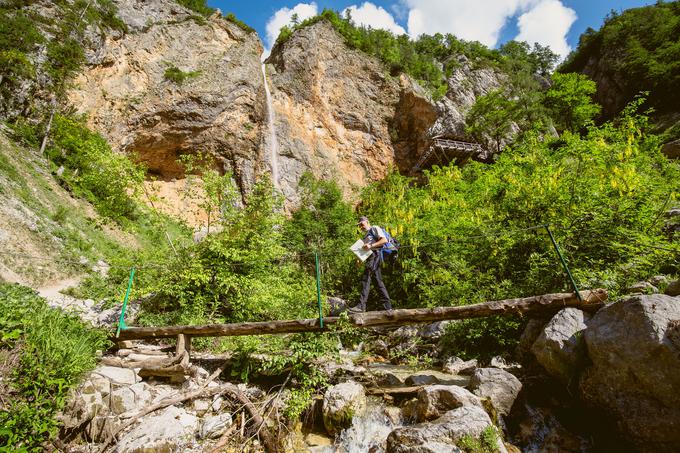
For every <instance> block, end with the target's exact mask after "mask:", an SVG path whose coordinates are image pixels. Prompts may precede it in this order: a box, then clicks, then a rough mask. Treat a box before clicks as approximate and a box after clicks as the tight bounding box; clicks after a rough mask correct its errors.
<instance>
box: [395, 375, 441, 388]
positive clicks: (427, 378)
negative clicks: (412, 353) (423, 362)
mask: <svg viewBox="0 0 680 453" xmlns="http://www.w3.org/2000/svg"><path fill="white" fill-rule="evenodd" d="M404 383H405V384H406V385H410V386H419V385H432V384H439V379H437V377H436V376H433V375H431V374H421V373H419V374H412V375H411V376H409V377H407V378H406V381H404Z"/></svg>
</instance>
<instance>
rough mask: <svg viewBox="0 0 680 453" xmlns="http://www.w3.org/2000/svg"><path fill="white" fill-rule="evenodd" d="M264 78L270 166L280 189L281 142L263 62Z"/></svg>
mask: <svg viewBox="0 0 680 453" xmlns="http://www.w3.org/2000/svg"><path fill="white" fill-rule="evenodd" d="M262 78H263V79H264V92H265V95H266V97H267V128H268V130H269V138H268V140H267V145H268V146H269V164H270V166H271V172H272V184H273V185H274V188H275V189H278V188H279V142H278V139H277V138H276V122H275V120H276V116H275V115H276V114H275V112H274V105H273V104H272V94H271V92H270V91H269V82H268V81H267V65H266V64H265V63H264V62H262Z"/></svg>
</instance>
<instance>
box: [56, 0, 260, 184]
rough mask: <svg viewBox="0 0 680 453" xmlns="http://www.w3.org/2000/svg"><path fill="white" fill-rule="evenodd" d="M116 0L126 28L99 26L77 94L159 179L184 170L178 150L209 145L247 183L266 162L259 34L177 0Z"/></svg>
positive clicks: (93, 119)
mask: <svg viewBox="0 0 680 453" xmlns="http://www.w3.org/2000/svg"><path fill="white" fill-rule="evenodd" d="M114 3H115V4H116V5H117V7H118V15H119V17H120V18H121V19H122V20H123V21H124V22H125V23H126V24H127V27H128V32H127V33H125V34H123V35H115V34H108V35H106V34H102V35H101V36H100V39H99V40H98V41H97V44H96V45H95V47H94V48H93V49H90V50H89V51H88V52H87V59H88V65H87V67H86V68H85V70H84V71H83V72H82V74H80V75H79V76H78V77H77V78H76V80H75V82H74V87H75V88H74V89H73V90H72V91H71V92H70V93H69V100H70V103H71V104H72V105H73V106H74V107H75V108H76V110H77V111H78V112H79V113H86V114H87V115H88V120H89V125H90V126H91V127H92V128H94V129H95V130H97V131H99V132H100V133H102V134H103V135H104V136H105V137H106V138H107V139H108V141H109V142H110V143H111V144H112V145H113V146H114V148H115V149H117V150H119V151H122V152H126V153H129V154H133V155H136V156H137V158H138V159H139V160H140V161H142V162H143V163H144V164H145V165H146V166H147V167H148V169H149V172H150V173H151V174H152V175H155V176H156V177H158V178H159V179H161V180H165V181H168V182H169V181H171V180H172V179H181V178H183V177H184V168H183V167H182V166H181V165H180V164H179V163H178V162H177V159H178V157H179V156H181V155H183V154H193V153H197V152H204V153H207V154H208V155H210V156H212V157H214V158H215V160H216V163H217V166H218V168H219V169H220V170H222V171H228V170H229V171H233V172H234V175H235V177H236V181H237V182H238V184H239V185H240V186H241V188H242V189H244V190H246V189H247V188H248V187H250V186H251V185H252V183H253V181H254V179H255V176H256V175H257V173H258V172H259V171H263V168H261V162H262V159H261V156H260V148H261V146H260V144H261V142H262V127H263V124H264V125H266V122H265V121H264V117H265V101H264V88H263V87H264V84H263V78H262V73H261V69H260V61H259V60H260V54H261V52H262V45H261V43H260V41H259V39H258V37H257V35H255V34H254V33H247V32H246V31H244V30H242V29H241V28H239V27H238V26H237V25H235V24H234V23H232V22H229V21H227V20H226V19H224V18H222V17H221V16H219V15H213V16H212V17H211V18H209V19H207V20H204V19H202V18H197V17H196V16H195V15H194V14H193V13H192V12H191V11H189V10H188V9H186V8H183V7H182V6H180V5H178V4H177V3H176V2H174V1H171V0H154V1H152V2H146V1H141V0H117V1H115V2H114ZM173 71H174V74H175V76H179V78H177V77H175V78H173V74H172V73H173ZM182 76H184V77H185V79H184V80H183V81H181V80H180V78H181V77H182Z"/></svg>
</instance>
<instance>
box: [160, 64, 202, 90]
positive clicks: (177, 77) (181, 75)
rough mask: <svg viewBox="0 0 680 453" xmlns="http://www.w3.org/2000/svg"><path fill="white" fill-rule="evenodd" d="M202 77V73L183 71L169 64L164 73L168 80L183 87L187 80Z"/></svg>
mask: <svg viewBox="0 0 680 453" xmlns="http://www.w3.org/2000/svg"><path fill="white" fill-rule="evenodd" d="M200 75H201V71H186V72H185V71H182V70H181V69H179V68H178V67H177V66H175V65H172V64H169V65H168V67H167V68H166V69H165V72H164V73H163V77H165V79H166V80H169V81H171V82H175V83H176V84H177V85H181V84H183V83H184V82H186V81H187V80H191V79H195V78H196V77H198V76H200Z"/></svg>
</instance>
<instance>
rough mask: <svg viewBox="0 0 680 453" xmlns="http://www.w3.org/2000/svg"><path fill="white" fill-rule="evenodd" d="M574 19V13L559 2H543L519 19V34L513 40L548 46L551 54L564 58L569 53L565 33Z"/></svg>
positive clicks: (556, 0)
mask: <svg viewBox="0 0 680 453" xmlns="http://www.w3.org/2000/svg"><path fill="white" fill-rule="evenodd" d="M576 18H577V16H576V12H575V11H574V10H573V9H571V8H567V7H566V6H564V5H563V4H562V2H561V1H559V0H543V1H542V2H540V3H539V4H538V5H536V6H534V7H533V8H532V9H531V10H529V11H527V12H526V13H524V14H522V15H521V16H520V17H519V19H518V20H517V26H518V28H519V34H518V35H517V38H515V39H516V40H518V41H526V42H528V43H530V44H533V43H534V42H537V43H539V44H542V45H544V46H545V45H547V46H550V49H551V50H552V51H553V52H555V53H556V54H558V55H560V56H561V57H562V58H564V57H566V56H567V54H568V53H569V52H570V51H571V47H569V44H567V33H568V32H569V29H570V28H571V25H572V24H573V23H574V21H575V20H576Z"/></svg>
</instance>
